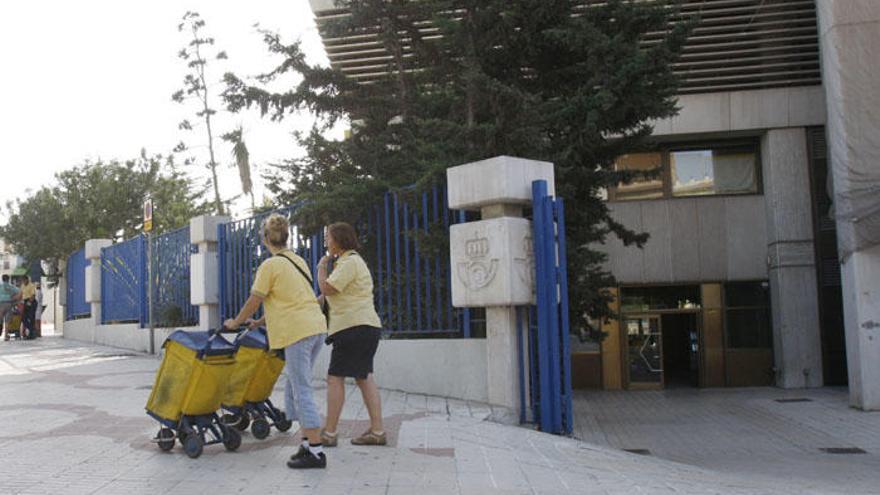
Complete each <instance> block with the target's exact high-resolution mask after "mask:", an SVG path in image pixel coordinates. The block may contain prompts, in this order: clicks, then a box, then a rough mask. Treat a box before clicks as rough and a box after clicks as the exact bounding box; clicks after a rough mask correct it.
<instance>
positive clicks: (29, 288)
mask: <svg viewBox="0 0 880 495" xmlns="http://www.w3.org/2000/svg"><path fill="white" fill-rule="evenodd" d="M36 295H37V284H35V283H33V282H31V283H29V284H27V285H25V286H24V287H22V288H21V300H22V301H25V300H27V299H30V298H32V297H36Z"/></svg>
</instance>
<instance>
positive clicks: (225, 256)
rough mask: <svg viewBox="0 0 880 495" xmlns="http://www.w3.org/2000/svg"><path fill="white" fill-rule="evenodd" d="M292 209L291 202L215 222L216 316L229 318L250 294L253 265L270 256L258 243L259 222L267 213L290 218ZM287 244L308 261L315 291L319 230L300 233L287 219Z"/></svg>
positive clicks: (320, 241) (321, 244)
mask: <svg viewBox="0 0 880 495" xmlns="http://www.w3.org/2000/svg"><path fill="white" fill-rule="evenodd" d="M294 211H296V206H291V207H288V208H284V209H281V210H276V211H274V212H269V213H264V214H262V215H257V216H254V217H251V218H246V219H244V220H238V221H235V222H229V223H224V224H221V225H218V226H217V251H218V256H219V260H218V261H219V272H220V273H219V276H220V319H221V321H222V320H225V319H226V318H233V317H235V316H236V314H237V313H238V310H239V309H241V307H242V306H243V305H244V303H245V301H247V298H248V296H249V295H250V291H251V285H252V284H253V283H254V276H256V274H257V267H259V266H260V263H262V262H263V260H265V259H266V258H268V257H269V256H270V253H269V250H268V249H266V248H265V246H263V245H262V244H261V239H260V226H261V224H262V222H263V219H265V218H266V217H267V216H269V214H271V213H279V214H281V215H284V216H287V217H288V218H290V216H291V214H292V213H293V212H294ZM290 243H291V248H292V249H293V250H294V251H295V252H296V254H298V255H300V256H302V257H303V259H305V260H306V262H307V263H308V264H309V266H310V267H311V270H312V274H313V279H314V280H313V282H314V284H315V290H316V291H317V278H315V277H314V274H315V273H316V270H315V267H316V266H317V265H318V261H320V259H321V256H323V255H324V235H323V232H321V233H318V234H315V235H312V236H308V237H306V236H303V235H301V234H300V233H299V228H298V227H297V226H296V225H293V224H292V223H291V226H290Z"/></svg>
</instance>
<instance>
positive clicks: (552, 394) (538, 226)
mask: <svg viewBox="0 0 880 495" xmlns="http://www.w3.org/2000/svg"><path fill="white" fill-rule="evenodd" d="M532 200H533V218H532V228H533V235H534V245H535V271H536V277H535V288H536V292H537V305H536V306H535V307H532V308H529V309H528V310H527V311H526V310H524V309H520V311H519V313H518V318H517V320H518V324H517V330H518V332H519V334H520V335H519V337H520V338H519V343H520V348H519V354H520V365H521V366H520V390H521V395H520V404H521V406H522V407H521V411H523V412H525V410H526V407H525V406H526V396H525V382H526V380H528V382H529V391H530V394H529V405H530V406H531V411H532V417H533V418H534V419H535V422H536V423H538V424H539V425H540V427H541V430H542V431H545V432H548V433H556V434H562V433H564V434H571V432H572V427H573V418H572V401H571V355H570V350H569V321H568V274H567V272H566V260H567V257H566V250H565V210H564V207H563V202H562V199H557V198H554V197H552V196H550V195H549V194H548V193H547V182H546V181H543V180H539V181H535V182H533V183H532ZM525 322H527V324H524V323H525ZM524 326H525V327H526V328H527V329H528V338H527V339H523V337H522V332H523V331H524V328H523V327H524ZM524 340H525V341H526V342H527V343H528V351H526V350H525V349H524V348H523V347H524ZM526 352H528V356H526ZM526 360H528V362H527V363H526ZM526 364H528V369H529V376H528V377H526V376H525V375H526ZM521 420H525V418H524V417H521Z"/></svg>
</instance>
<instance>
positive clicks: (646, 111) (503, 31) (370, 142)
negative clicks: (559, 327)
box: [224, 0, 691, 328]
mask: <svg viewBox="0 0 880 495" xmlns="http://www.w3.org/2000/svg"><path fill="white" fill-rule="evenodd" d="M346 6H347V7H348V8H349V10H350V12H351V15H350V16H348V17H344V18H342V19H341V20H338V21H336V22H334V23H333V24H331V25H329V26H327V28H326V29H327V33H326V34H327V35H328V36H331V37H333V36H352V35H362V34H375V35H376V36H377V39H378V40H379V41H380V42H381V44H382V45H383V47H384V48H385V50H386V52H387V53H388V54H389V55H390V57H389V59H388V62H387V67H386V75H385V76H384V77H382V78H380V79H378V80H375V81H373V82H371V83H369V84H358V83H357V82H356V81H354V80H353V79H351V78H347V77H346V76H344V75H343V74H342V73H341V72H340V71H337V70H334V69H331V68H326V67H320V66H316V65H310V64H308V63H307V62H306V59H305V56H304V54H303V52H302V50H301V48H300V45H299V44H298V43H293V44H290V45H285V44H284V43H283V42H282V41H281V38H280V37H279V36H278V35H275V34H271V33H265V40H266V42H267V45H268V47H269V50H270V51H272V52H273V53H276V54H278V55H280V56H282V57H283V59H284V60H283V62H282V64H281V65H279V67H278V68H276V69H275V70H274V71H272V72H270V73H267V74H265V75H263V76H261V77H260V78H259V81H258V83H257V84H248V83H247V82H245V81H243V80H242V79H240V78H239V77H237V76H235V75H233V74H227V75H226V81H227V90H226V92H225V94H224V97H225V98H226V101H227V103H228V105H229V108H230V110H233V111H239V110H241V109H243V108H246V107H251V106H255V107H257V108H259V109H260V111H261V112H262V113H263V114H264V115H269V116H271V117H272V118H273V119H282V118H284V117H285V116H286V115H288V114H290V113H292V112H297V111H309V112H312V113H313V114H314V115H316V116H317V117H318V119H319V120H318V123H317V124H316V125H315V127H314V128H313V129H312V131H311V132H309V133H304V134H302V135H300V136H298V139H299V141H300V144H301V145H302V146H303V147H304V149H305V150H306V154H305V156H303V157H301V158H296V159H291V160H288V161H286V162H284V163H282V164H280V165H278V166H276V168H275V169H274V171H273V172H272V173H271V174H270V175H269V176H268V177H267V179H268V180H269V190H270V191H271V192H272V193H274V194H275V195H276V197H277V198H278V200H279V201H283V202H285V203H288V202H293V201H297V200H303V199H307V200H309V205H310V207H309V208H306V209H304V210H303V211H304V212H305V213H304V217H305V220H307V224H308V225H310V226H311V227H313V228H317V226H319V225H321V224H323V223H324V222H326V221H327V220H330V219H331V218H332V219H350V220H354V219H355V218H353V217H354V216H355V215H357V212H359V211H360V209H361V205H363V204H368V203H369V202H370V201H372V200H373V199H372V198H374V197H375V195H376V194H377V193H379V192H381V191H384V190H387V189H389V188H390V189H395V188H400V187H403V186H407V185H410V184H413V183H417V184H421V185H424V184H429V183H431V182H432V181H436V180H438V179H439V178H440V177H442V175H443V174H444V172H445V169H446V168H447V167H450V166H453V165H458V164H461V163H467V162H470V161H474V160H479V159H485V158H489V157H492V156H497V155H513V156H520V157H524V158H532V159H539V160H546V161H550V162H553V163H554V164H555V165H556V177H557V179H556V188H557V194H558V195H560V196H561V197H563V198H564V199H565V200H566V201H567V205H568V208H567V236H568V242H569V249H568V252H569V272H568V273H569V276H570V287H569V290H570V292H571V301H572V317H573V319H572V321H573V322H581V323H582V325H581V328H586V327H587V316H588V315H589V316H591V317H594V318H607V317H610V316H611V315H610V314H609V311H608V301H609V300H610V295H609V294H608V293H607V291H606V290H605V288H606V287H610V286H613V285H614V279H613V277H612V276H611V275H610V274H609V273H608V272H607V271H605V270H603V269H602V262H603V261H604V260H605V258H604V255H602V254H601V253H599V252H597V251H596V250H595V249H592V248H591V245H595V243H599V242H602V241H603V240H604V239H605V237H606V236H607V235H608V234H613V235H616V236H618V237H619V238H620V239H621V240H622V241H623V242H624V244H626V245H629V244H636V245H639V246H641V245H642V244H644V242H646V240H647V235H646V234H642V233H636V232H632V231H630V230H629V229H627V228H625V227H624V226H623V225H621V224H619V223H617V222H616V221H614V219H613V218H612V217H611V216H610V215H609V210H608V207H607V205H606V204H605V202H604V200H603V199H602V198H601V196H602V195H601V192H602V190H603V189H605V188H608V187H612V186H614V185H616V184H617V183H619V182H621V181H623V182H626V181H629V180H632V178H633V176H632V175H630V174H627V173H625V172H618V171H615V170H614V167H613V163H614V160H615V158H616V157H617V156H619V155H621V154H624V153H627V152H633V151H638V150H641V149H643V148H645V146H646V145H647V142H648V138H649V136H650V134H651V131H652V129H651V126H650V124H649V122H650V121H651V120H652V119H659V118H665V117H669V116H671V115H674V114H675V112H676V106H675V105H676V100H675V94H676V90H677V85H678V81H677V79H676V77H675V75H674V74H673V72H672V69H671V64H672V63H673V62H674V61H675V60H676V58H677V57H678V55H679V54H680V52H681V49H682V46H683V44H684V42H685V39H686V36H687V34H688V31H689V29H690V26H691V22H690V21H689V20H687V19H684V18H682V17H681V15H680V14H679V12H678V10H677V8H676V2H674V1H672V0H669V1H663V0H660V1H654V2H641V1H632V0H607V1H605V2H601V3H599V2H584V1H564V0H516V1H513V0H419V1H407V0H392V1H385V0H351V1H349V2H346ZM428 20H429V21H430V24H426V23H425V21H428ZM426 26H427V27H429V28H431V29H433V30H426V29H424V28H426ZM437 35H439V36H437ZM291 74H292V75H295V76H297V79H298V81H299V82H298V83H297V84H296V86H295V87H294V88H292V89H291V90H290V91H287V92H280V93H279V92H272V91H268V90H266V89H264V87H265V86H264V85H265V84H267V83H269V82H271V81H274V80H276V79H277V78H279V77H284V76H287V75H291ZM345 119H349V120H350V122H351V127H352V133H351V137H350V138H349V139H346V140H343V141H333V140H329V139H326V138H325V137H324V135H323V133H324V132H325V131H326V130H328V129H329V128H330V127H332V126H333V125H334V124H336V123H337V122H340V121H344V120H345Z"/></svg>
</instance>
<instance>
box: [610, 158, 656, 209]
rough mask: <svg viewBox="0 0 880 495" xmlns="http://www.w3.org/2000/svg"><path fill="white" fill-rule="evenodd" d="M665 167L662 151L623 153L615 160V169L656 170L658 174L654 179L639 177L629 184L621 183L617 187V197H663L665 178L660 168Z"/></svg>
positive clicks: (622, 198) (620, 198) (623, 198)
mask: <svg viewBox="0 0 880 495" xmlns="http://www.w3.org/2000/svg"><path fill="white" fill-rule="evenodd" d="M662 167H663V157H662V154H661V153H632V154H629V155H623V156H621V157H619V158H618V159H617V161H615V162H614V168H615V170H632V171H637V172H651V171H654V170H656V171H657V172H658V174H657V175H656V177H654V178H652V179H647V178H644V177H639V178H636V179H634V180H633V181H632V182H630V183H629V184H622V183H621V184H620V185H618V186H617V188H616V189H615V199H618V200H626V199H653V198H662V197H663V180H662V178H661V177H660V175H659V170H660V169H661V168H662Z"/></svg>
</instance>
